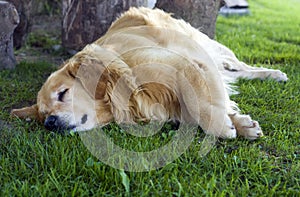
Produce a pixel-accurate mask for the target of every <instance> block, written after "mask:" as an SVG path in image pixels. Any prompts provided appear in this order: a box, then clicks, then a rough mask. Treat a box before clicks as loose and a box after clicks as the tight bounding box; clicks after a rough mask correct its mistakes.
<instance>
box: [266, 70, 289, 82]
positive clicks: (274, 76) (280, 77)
mask: <svg viewBox="0 0 300 197" xmlns="http://www.w3.org/2000/svg"><path fill="white" fill-rule="evenodd" d="M270 77H271V78H272V79H275V80H276V81H287V80H288V77H287V75H286V74H285V73H283V72H281V71H280V70H275V71H273V72H272V73H271V74H270Z"/></svg>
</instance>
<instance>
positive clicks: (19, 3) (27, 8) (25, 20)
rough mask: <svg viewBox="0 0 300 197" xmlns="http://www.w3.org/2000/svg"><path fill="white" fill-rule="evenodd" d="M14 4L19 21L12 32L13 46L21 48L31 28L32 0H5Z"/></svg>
mask: <svg viewBox="0 0 300 197" xmlns="http://www.w3.org/2000/svg"><path fill="white" fill-rule="evenodd" d="M7 1H9V2H11V3H12V4H14V6H15V7H16V9H17V11H18V14H19V16H20V23H19V25H18V26H17V28H16V29H15V32H14V47H15V48H16V49H19V48H21V47H22V46H23V45H24V43H25V40H26V38H27V35H28V33H29V32H30V30H31V25H32V23H31V5H32V4H31V3H32V0H7Z"/></svg>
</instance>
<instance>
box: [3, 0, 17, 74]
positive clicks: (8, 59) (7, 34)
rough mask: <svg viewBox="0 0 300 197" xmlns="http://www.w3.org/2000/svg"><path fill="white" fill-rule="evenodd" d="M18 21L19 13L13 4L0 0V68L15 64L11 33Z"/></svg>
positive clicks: (8, 67)
mask: <svg viewBox="0 0 300 197" xmlns="http://www.w3.org/2000/svg"><path fill="white" fill-rule="evenodd" d="M18 23H19V15H18V12H17V10H16V8H15V7H14V6H13V4H11V3H8V2H6V1H0V27H1V29H0V70H1V69H12V68H14V67H15V65H16V59H15V56H14V48H13V33H14V30H15V28H16V26H17V25H18Z"/></svg>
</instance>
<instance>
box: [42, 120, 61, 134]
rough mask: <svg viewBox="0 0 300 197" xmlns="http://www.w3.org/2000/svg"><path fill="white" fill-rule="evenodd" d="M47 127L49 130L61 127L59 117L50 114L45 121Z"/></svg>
mask: <svg viewBox="0 0 300 197" xmlns="http://www.w3.org/2000/svg"><path fill="white" fill-rule="evenodd" d="M44 125H45V127H46V129H48V130H51V131H52V130H57V129H58V127H59V124H58V117H57V116H49V117H48V118H47V119H46V120H45V123H44Z"/></svg>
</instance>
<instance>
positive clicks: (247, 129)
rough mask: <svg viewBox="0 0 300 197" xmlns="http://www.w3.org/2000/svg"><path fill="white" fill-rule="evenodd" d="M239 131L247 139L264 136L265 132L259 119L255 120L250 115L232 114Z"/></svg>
mask: <svg viewBox="0 0 300 197" xmlns="http://www.w3.org/2000/svg"><path fill="white" fill-rule="evenodd" d="M232 118H233V122H234V125H235V127H236V129H237V133H238V135H240V136H243V137H245V138H246V139H250V140H255V139H257V138H259V137H262V136H263V132H262V130H261V128H260V126H259V124H258V122H257V121H253V120H252V119H251V117H250V116H248V115H240V114H237V115H234V116H232Z"/></svg>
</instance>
